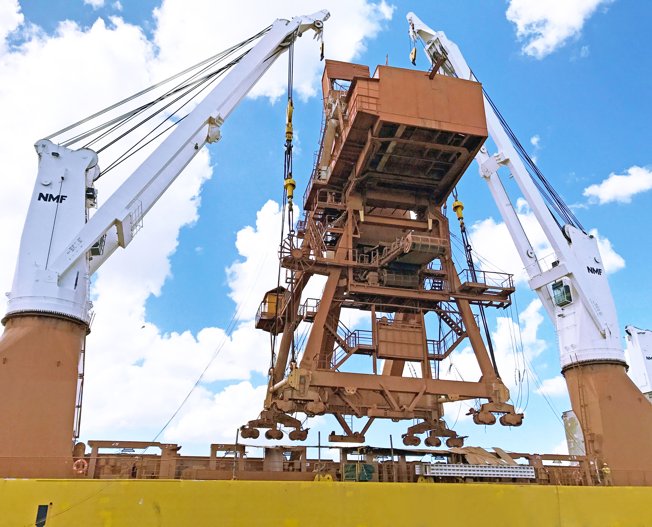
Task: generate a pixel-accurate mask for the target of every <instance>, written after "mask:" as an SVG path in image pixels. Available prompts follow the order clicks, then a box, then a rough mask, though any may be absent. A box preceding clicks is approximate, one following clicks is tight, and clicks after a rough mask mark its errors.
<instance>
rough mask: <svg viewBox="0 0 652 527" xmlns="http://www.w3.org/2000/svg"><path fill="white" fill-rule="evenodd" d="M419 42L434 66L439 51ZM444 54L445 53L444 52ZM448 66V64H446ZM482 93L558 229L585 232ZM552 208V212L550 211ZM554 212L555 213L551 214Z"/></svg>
mask: <svg viewBox="0 0 652 527" xmlns="http://www.w3.org/2000/svg"><path fill="white" fill-rule="evenodd" d="M418 39H419V41H420V42H421V44H422V46H423V49H424V51H425V53H426V55H428V57H429V58H430V60H431V61H432V64H433V65H434V64H436V63H437V62H438V58H439V57H437V54H438V53H439V50H437V49H436V48H435V47H434V46H433V49H432V51H431V50H430V48H429V46H428V43H426V42H425V41H424V40H423V38H422V37H420V36H418ZM444 54H445V51H444ZM413 57H414V59H416V48H414V49H413V50H412V51H411V52H410V59H411V60H412V59H413ZM441 58H443V60H444V61H446V56H445V55H444V56H443V57H441ZM412 63H413V64H414V63H415V60H412ZM448 64H450V63H448ZM442 66H443V70H444V72H445V74H446V75H449V76H452V77H457V74H456V73H455V71H454V69H453V68H452V66H451V67H447V66H446V63H444V64H443V65H442ZM469 71H470V73H471V80H475V81H477V82H480V81H479V79H478V77H477V76H476V75H475V73H473V70H471V69H470V68H469ZM482 93H483V94H484V97H485V99H486V100H487V102H488V103H489V105H490V106H491V109H492V110H493V111H494V113H495V114H496V117H497V118H498V120H499V122H500V124H501V125H502V127H503V129H504V130H505V133H506V134H507V137H508V138H509V140H510V142H511V143H512V146H513V147H514V149H515V150H516V152H517V154H518V156H519V157H520V158H521V160H522V161H523V164H524V165H525V170H526V171H527V172H528V174H529V176H530V179H531V180H532V182H533V183H534V185H535V186H536V187H537V189H538V191H539V193H540V194H541V196H542V197H543V199H544V200H545V201H546V202H547V203H548V211H549V212H550V214H551V216H552V217H553V219H554V220H555V222H556V223H557V225H558V227H559V228H560V229H562V228H563V225H564V224H570V225H573V226H574V227H576V228H578V229H580V230H581V231H583V232H586V231H585V230H584V228H583V227H582V224H581V223H580V222H579V220H578V219H577V217H576V216H575V214H574V213H573V211H572V210H571V208H570V207H569V206H568V205H566V203H565V202H564V200H563V199H562V198H561V196H560V195H559V193H558V192H557V191H556V190H555V189H554V188H553V186H552V185H551V184H550V182H549V181H548V180H547V179H546V177H545V176H544V175H543V173H542V172H541V170H540V169H539V167H537V165H536V164H535V163H534V161H533V160H532V158H531V157H530V155H529V154H528V153H527V151H526V150H525V148H524V147H523V145H522V144H521V142H520V141H519V140H518V138H517V137H516V134H515V133H514V131H513V130H512V129H511V127H510V126H509V124H508V123H507V121H506V119H505V118H504V117H503V115H502V114H501V113H500V110H498V107H497V106H496V105H495V104H494V102H493V101H492V100H491V97H489V94H488V93H487V91H486V90H485V89H484V87H483V88H482ZM551 208H552V210H551ZM553 210H554V212H555V213H556V214H555V213H553ZM560 219H561V220H562V222H563V223H562V222H560V221H559V220H560Z"/></svg>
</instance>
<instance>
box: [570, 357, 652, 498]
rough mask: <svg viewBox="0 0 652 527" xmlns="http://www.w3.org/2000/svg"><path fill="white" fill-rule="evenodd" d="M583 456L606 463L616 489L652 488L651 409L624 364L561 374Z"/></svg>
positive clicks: (574, 369) (586, 366)
mask: <svg viewBox="0 0 652 527" xmlns="http://www.w3.org/2000/svg"><path fill="white" fill-rule="evenodd" d="M563 374H564V377H565V378H566V384H567V385H568V392H569V394H570V399H571V404H572V406H573V412H575V415H576V416H577V418H578V420H579V421H580V423H581V425H582V430H583V433H584V442H585V446H586V453H587V455H589V456H591V457H593V458H594V459H596V460H597V464H598V466H597V467H596V471H598V472H600V471H601V470H602V469H603V466H602V464H603V463H604V462H605V461H607V462H608V465H607V466H608V468H609V470H610V471H611V479H612V483H613V484H614V485H652V469H651V468H650V467H652V404H651V403H650V401H649V400H648V399H647V398H646V397H645V396H644V395H643V394H642V393H641V391H640V390H639V389H638V388H637V387H636V385H635V384H634V383H633V382H632V380H631V379H630V378H629V377H628V376H627V373H626V372H625V367H624V366H623V365H622V364H613V363H599V362H596V363H588V364H578V365H576V366H573V367H571V368H566V369H565V370H564V371H563Z"/></svg>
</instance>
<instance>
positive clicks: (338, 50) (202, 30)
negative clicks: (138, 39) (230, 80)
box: [155, 0, 393, 98]
mask: <svg viewBox="0 0 652 527" xmlns="http://www.w3.org/2000/svg"><path fill="white" fill-rule="evenodd" d="M247 5H249V7H250V9H247ZM324 8H327V9H328V10H329V11H330V13H331V17H330V19H329V20H328V21H327V22H326V24H325V28H324V43H325V55H326V57H327V58H330V59H336V60H351V59H353V58H354V57H356V56H357V55H359V54H360V53H361V52H362V51H363V50H364V49H365V43H364V40H363V39H365V38H373V37H374V36H375V35H376V34H377V33H378V32H379V31H380V30H381V29H382V27H383V23H384V22H385V21H387V20H389V19H391V17H392V14H393V7H390V6H389V5H388V4H387V3H386V2H384V1H382V2H380V3H372V2H368V1H366V0H331V1H329V2H326V3H324V2H323V1H321V0H287V1H285V2H282V3H278V2H215V1H213V0H186V1H180V0H163V2H162V4H161V6H160V7H159V8H157V9H156V10H155V18H156V20H157V24H158V27H157V31H156V35H155V42H156V44H157V45H158V46H159V48H160V66H161V68H162V70H163V71H162V75H161V76H165V75H167V74H170V73H173V72H176V71H179V70H181V69H182V68H184V67H187V65H188V64H194V63H196V62H198V61H200V60H202V59H204V58H206V56H208V55H210V54H211V53H214V52H215V51H217V50H220V49H223V48H226V47H228V46H231V45H233V44H234V43H236V42H240V41H241V40H243V39H245V38H247V37H249V36H251V35H252V34H253V33H255V32H256V31H258V30H260V29H262V28H264V27H266V26H267V25H269V24H270V23H271V22H272V21H273V20H275V19H277V18H291V17H293V16H297V15H309V14H311V13H314V12H315V11H319V10H321V9H324ZM243 13H246V23H234V21H239V20H242V16H243ZM198 14H199V15H198ZM180 27H183V28H184V31H179V28H180ZM207 35H210V48H209V49H207V47H206V42H207V41H206V36H207ZM311 39H312V32H308V33H306V34H305V35H304V36H303V37H302V38H301V39H299V41H298V42H297V46H295V60H294V89H295V91H296V94H298V95H299V96H301V97H304V98H306V97H309V96H312V95H315V94H316V93H317V89H318V88H317V87H318V86H319V80H320V79H321V73H322V69H323V64H322V63H320V62H319V60H318V58H319V45H318V43H317V42H314V41H312V40H311ZM286 87H287V59H286V58H282V59H280V60H279V61H278V62H277V63H276V64H275V65H273V66H272V67H271V69H270V71H269V72H268V73H267V74H266V75H265V78H264V79H262V81H261V82H260V83H259V84H258V85H257V86H256V88H255V89H254V90H252V92H251V95H252V96H266V97H271V98H278V97H280V96H282V95H283V94H284V93H285V91H286Z"/></svg>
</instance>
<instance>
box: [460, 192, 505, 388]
mask: <svg viewBox="0 0 652 527" xmlns="http://www.w3.org/2000/svg"><path fill="white" fill-rule="evenodd" d="M453 197H454V198H455V202H454V203H453V211H454V212H455V214H456V215H457V219H458V221H459V224H460V231H461V233H462V243H463V245H464V254H465V256H466V263H467V265H468V267H469V273H470V275H471V279H472V280H473V281H474V282H477V281H478V277H477V273H476V270H475V262H474V261H473V248H472V247H471V242H470V241H469V237H468V233H467V231H466V226H465V225H464V216H463V215H462V211H463V210H464V205H463V204H462V202H461V201H459V200H458V199H457V189H456V188H454V189H453ZM479 308H480V320H481V321H482V327H483V329H484V334H485V339H486V341H487V348H488V351H489V357H491V364H492V365H493V367H494V372H495V373H496V376H498V377H500V374H499V373H498V365H497V364H496V354H495V353H494V345H493V341H492V338H491V331H490V330H489V323H488V322H487V315H486V313H485V310H484V306H483V305H482V304H480V305H479Z"/></svg>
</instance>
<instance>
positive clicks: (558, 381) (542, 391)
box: [537, 375, 568, 397]
mask: <svg viewBox="0 0 652 527" xmlns="http://www.w3.org/2000/svg"><path fill="white" fill-rule="evenodd" d="M537 393H538V394H539V395H550V396H552V397H563V396H565V395H568V387H567V386H566V380H565V379H564V378H563V377H562V376H561V375H557V376H556V377H553V378H551V379H545V380H544V381H543V382H542V383H541V386H540V387H539V388H537Z"/></svg>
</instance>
